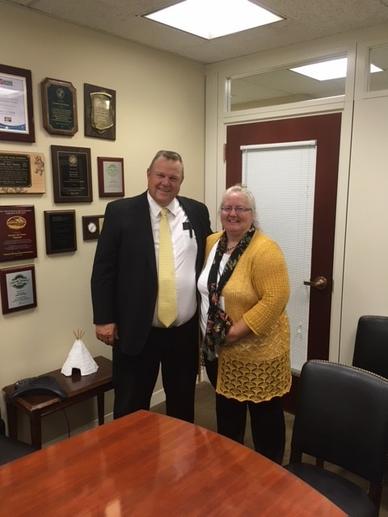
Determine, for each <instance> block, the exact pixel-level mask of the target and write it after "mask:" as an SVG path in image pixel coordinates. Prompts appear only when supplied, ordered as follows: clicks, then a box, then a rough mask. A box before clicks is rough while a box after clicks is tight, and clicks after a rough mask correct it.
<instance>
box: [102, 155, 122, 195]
mask: <svg viewBox="0 0 388 517" xmlns="http://www.w3.org/2000/svg"><path fill="white" fill-rule="evenodd" d="M97 164H98V193H99V196H100V197H122V196H124V160H123V158H105V157H98V158H97Z"/></svg>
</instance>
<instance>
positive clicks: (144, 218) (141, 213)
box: [135, 192, 157, 276]
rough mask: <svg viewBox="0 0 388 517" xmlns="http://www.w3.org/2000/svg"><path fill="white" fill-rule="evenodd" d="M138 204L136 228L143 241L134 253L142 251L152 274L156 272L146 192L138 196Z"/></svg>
mask: <svg viewBox="0 0 388 517" xmlns="http://www.w3.org/2000/svg"><path fill="white" fill-rule="evenodd" d="M138 202H139V204H138V206H137V207H136V215H137V216H138V217H139V221H138V228H139V232H141V242H143V245H144V247H143V250H142V251H140V250H136V251H135V253H137V252H139V253H142V252H143V251H144V256H145V258H146V260H147V263H148V264H149V266H150V267H151V270H152V274H153V275H155V276H156V275H157V272H156V258H155V244H154V236H153V233H152V225H151V217H150V207H149V204H148V199H147V192H144V193H143V194H141V195H140V196H139V197H138Z"/></svg>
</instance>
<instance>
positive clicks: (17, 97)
mask: <svg viewBox="0 0 388 517" xmlns="http://www.w3.org/2000/svg"><path fill="white" fill-rule="evenodd" d="M0 86H1V87H0V140H11V141H15V142H35V128H34V110H33V104H32V81H31V71H30V70H25V69H24V68H15V67H13V66H7V65H0Z"/></svg>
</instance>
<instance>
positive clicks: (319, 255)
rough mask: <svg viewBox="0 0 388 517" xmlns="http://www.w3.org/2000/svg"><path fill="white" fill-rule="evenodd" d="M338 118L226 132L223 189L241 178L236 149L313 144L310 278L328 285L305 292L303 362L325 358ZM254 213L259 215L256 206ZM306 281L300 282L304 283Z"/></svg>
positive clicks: (324, 116) (329, 116) (246, 126)
mask: <svg viewBox="0 0 388 517" xmlns="http://www.w3.org/2000/svg"><path fill="white" fill-rule="evenodd" d="M341 117H342V114H341V113H340V112H336V113H330V114H327V113H325V114H320V115H316V116H308V117H292V118H288V119H279V120H276V121H261V122H258V123H255V124H252V123H246V124H234V125H233V126H228V127H227V130H228V131H227V134H228V141H227V148H226V187H230V186H232V185H234V184H236V183H239V182H241V179H242V174H243V166H242V152H241V147H242V146H246V145H248V146H249V145H256V144H257V145H263V146H264V145H284V143H285V142H291V143H294V142H306V141H315V142H316V145H317V151H316V165H315V170H314V175H315V193H314V209H313V236H312V249H311V253H312V254H311V273H310V276H311V278H315V277H317V276H318V275H324V276H325V277H326V278H327V283H328V285H327V287H326V289H324V290H323V291H319V290H316V289H310V293H309V294H310V310H309V326H308V358H314V359H327V358H328V357H329V337H330V318H331V303H332V302H331V300H332V279H333V274H332V271H333V260H334V235H335V210H336V199H337V183H338V179H337V178H338V159H339V137H340V128H341ZM258 210H259V214H260V206H259V207H258ZM310 276H309V277H308V278H305V280H309V279H310ZM322 323H323V324H322Z"/></svg>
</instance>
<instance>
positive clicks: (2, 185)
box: [0, 151, 45, 194]
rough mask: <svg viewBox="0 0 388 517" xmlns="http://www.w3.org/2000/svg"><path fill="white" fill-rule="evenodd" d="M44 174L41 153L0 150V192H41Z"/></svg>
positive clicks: (43, 185) (42, 190)
mask: <svg viewBox="0 0 388 517" xmlns="http://www.w3.org/2000/svg"><path fill="white" fill-rule="evenodd" d="M44 175H45V158H44V155H43V154H42V153H35V152H34V153H28V152H24V153H22V152H18V151H0V194H43V193H44V192H45V183H44V182H45V178H44Z"/></svg>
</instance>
